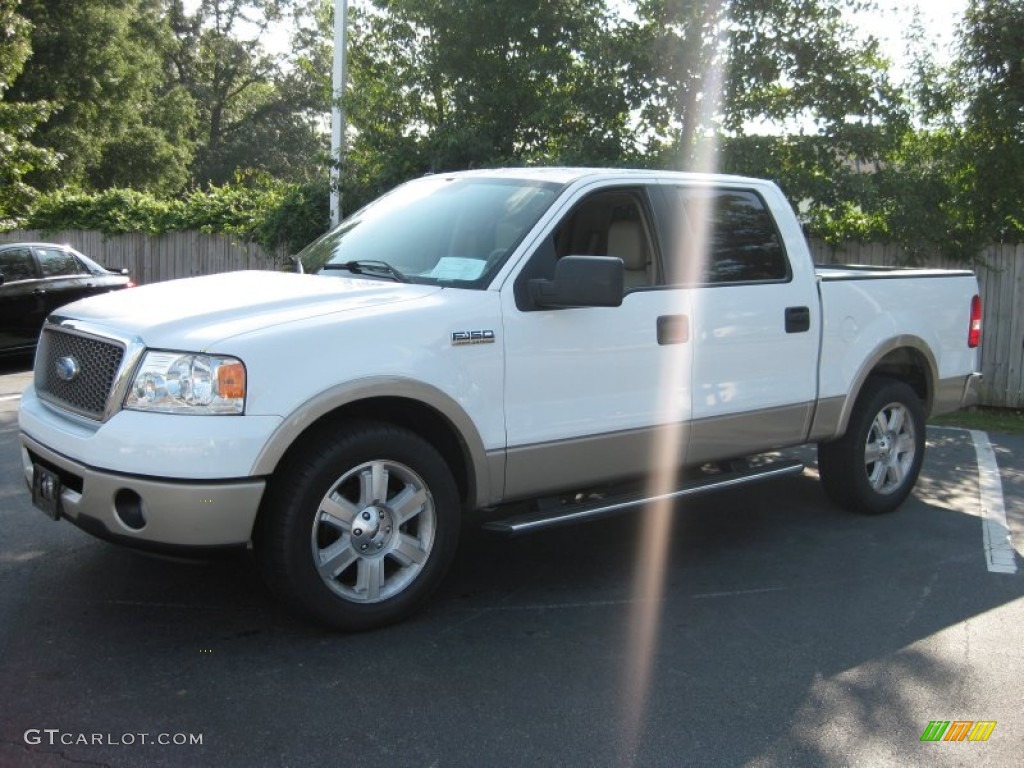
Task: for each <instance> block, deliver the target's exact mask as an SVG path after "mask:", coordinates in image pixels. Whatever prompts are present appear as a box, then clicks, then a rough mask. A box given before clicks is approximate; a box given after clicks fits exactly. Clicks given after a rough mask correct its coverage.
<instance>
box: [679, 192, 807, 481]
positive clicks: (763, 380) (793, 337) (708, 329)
mask: <svg viewBox="0 0 1024 768" xmlns="http://www.w3.org/2000/svg"><path fill="white" fill-rule="evenodd" d="M664 189H665V192H666V201H665V202H666V209H665V215H666V216H668V217H671V219H672V221H673V227H672V230H673V233H674V236H673V244H672V249H673V252H672V254H671V255H672V261H671V264H672V267H671V269H670V272H671V273H672V278H673V279H674V280H677V281H679V282H681V283H683V284H688V285H693V286H695V290H694V294H693V336H694V343H693V348H694V353H693V354H694V359H693V409H692V418H693V424H692V428H691V432H690V435H691V436H690V444H689V453H688V457H687V459H688V462H690V463H698V462H703V461H710V460H714V459H722V458H732V457H736V456H742V455H745V454H749V453H755V452H760V451H763V450H767V449H770V448H774V447H779V446H783V445H789V444H793V443H795V442H800V441H802V440H803V439H804V436H805V435H806V434H807V430H808V429H809V424H810V418H811V416H812V413H813V408H814V403H815V399H816V397H817V386H818V381H817V360H818V349H819V338H820V316H819V311H818V300H817V291H816V284H815V282H814V278H813V275H808V274H805V272H804V271H803V267H804V265H803V264H800V265H799V267H800V269H798V270H796V271H794V269H793V268H792V267H791V265H790V260H789V258H788V255H787V253H786V249H785V245H784V241H783V239H782V237H781V236H780V234H779V232H778V230H777V228H776V226H775V222H774V219H773V218H772V216H771V214H770V212H769V209H768V205H767V204H766V202H765V200H764V198H763V197H762V195H761V193H760V192H759V191H758V190H756V189H744V188H739V187H736V188H731V187H728V186H708V185H701V186H686V185H682V184H669V185H666V186H665V187H664ZM808 268H809V265H808Z"/></svg>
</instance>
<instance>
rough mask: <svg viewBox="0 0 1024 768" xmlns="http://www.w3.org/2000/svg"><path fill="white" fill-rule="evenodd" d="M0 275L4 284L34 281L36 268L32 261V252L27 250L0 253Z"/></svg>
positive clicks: (16, 249) (12, 249)
mask: <svg viewBox="0 0 1024 768" xmlns="http://www.w3.org/2000/svg"><path fill="white" fill-rule="evenodd" d="M0 275H3V277H4V283H13V282H16V281H18V280H33V279H35V277H36V266H35V263H34V262H33V261H32V252H31V251H30V250H29V249H28V248H7V249H5V250H3V251H0Z"/></svg>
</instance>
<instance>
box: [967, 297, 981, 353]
mask: <svg viewBox="0 0 1024 768" xmlns="http://www.w3.org/2000/svg"><path fill="white" fill-rule="evenodd" d="M979 344H981V296H975V297H974V298H973V299H971V325H970V327H969V328H968V330H967V346H968V347H970V348H971V349H974V348H975V347H977V346H978V345H979Z"/></svg>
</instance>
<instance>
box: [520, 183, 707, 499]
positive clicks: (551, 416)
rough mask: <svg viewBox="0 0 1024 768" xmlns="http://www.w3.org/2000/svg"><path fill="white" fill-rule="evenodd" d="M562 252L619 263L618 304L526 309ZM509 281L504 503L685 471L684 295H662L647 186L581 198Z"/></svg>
mask: <svg viewBox="0 0 1024 768" xmlns="http://www.w3.org/2000/svg"><path fill="white" fill-rule="evenodd" d="M570 254H571V255H606V256H616V257H619V258H621V259H622V260H623V265H624V267H625V285H626V288H625V296H624V298H623V301H622V305H621V306H618V307H581V308H569V309H542V308H537V307H535V306H533V305H532V304H531V301H530V298H529V293H528V290H526V287H527V283H528V280H529V279H530V278H532V277H549V278H550V277H551V275H552V274H553V269H554V264H555V263H556V261H557V259H558V258H561V257H563V256H566V255H570ZM512 282H514V285H513V284H512ZM512 282H510V283H509V284H507V285H506V286H505V289H504V291H503V297H502V304H503V315H504V334H505V350H506V353H505V354H506V386H505V415H506V431H507V443H508V454H507V464H506V494H507V496H508V497H529V496H535V495H538V494H543V493H545V492H550V491H555V490H566V489H575V488H579V489H583V488H592V487H595V486H599V485H601V484H602V483H606V482H609V483H610V482H612V481H616V480H621V479H624V478H628V477H634V476H641V475H650V474H652V473H653V472H654V471H655V470H656V469H657V468H659V467H674V466H676V465H677V464H680V463H682V459H683V457H682V447H683V445H684V444H685V436H684V435H683V434H682V433H681V430H680V425H681V424H683V423H685V422H686V420H687V419H688V417H689V414H690V364H691V355H692V346H693V345H692V343H691V341H690V330H689V328H690V315H691V307H690V291H688V290H686V289H670V288H666V287H665V285H664V278H663V269H662V264H661V257H660V245H659V240H658V237H657V236H656V232H655V229H654V226H653V217H652V216H651V208H650V203H649V192H648V190H647V188H646V187H644V186H616V187H611V188H603V189H596V190H592V191H590V192H589V193H584V192H581V193H580V195H579V197H578V199H577V200H576V201H575V203H574V204H573V205H572V206H571V208H570V210H569V213H568V214H567V215H566V216H564V217H563V218H562V219H561V220H560V221H559V222H558V223H557V224H556V225H554V226H553V227H552V228H551V230H550V231H549V232H548V233H546V235H545V236H544V238H543V240H542V242H541V243H540V245H539V246H538V247H537V248H536V251H535V253H534V254H533V255H532V257H531V258H530V261H529V262H528V263H527V264H526V265H525V267H524V268H523V269H522V270H520V274H519V276H518V277H517V278H516V279H515V280H514V281H512Z"/></svg>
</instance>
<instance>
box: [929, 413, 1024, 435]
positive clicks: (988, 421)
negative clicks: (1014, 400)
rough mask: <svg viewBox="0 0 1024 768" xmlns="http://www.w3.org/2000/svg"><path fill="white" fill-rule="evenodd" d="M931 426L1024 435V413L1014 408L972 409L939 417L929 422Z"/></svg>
mask: <svg viewBox="0 0 1024 768" xmlns="http://www.w3.org/2000/svg"><path fill="white" fill-rule="evenodd" d="M929 424H935V425H936V426H940V427H962V428H963V429H980V430H982V431H984V432H1004V433H1007V434H1011V435H1024V411H1020V410H1015V409H1013V408H971V409H969V410H966V411H958V412H957V413H949V414H946V415H945V416H939V417H938V418H935V419H932V420H931V421H929Z"/></svg>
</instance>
